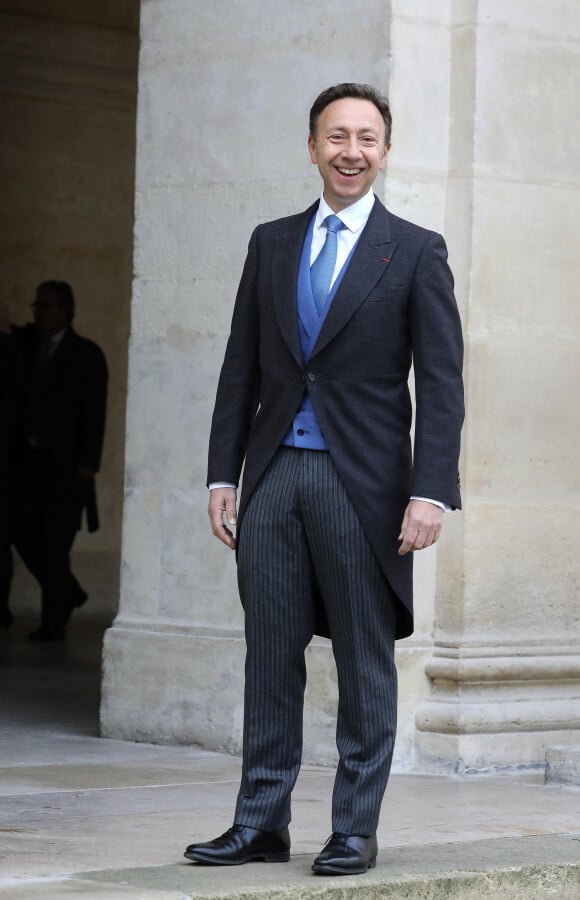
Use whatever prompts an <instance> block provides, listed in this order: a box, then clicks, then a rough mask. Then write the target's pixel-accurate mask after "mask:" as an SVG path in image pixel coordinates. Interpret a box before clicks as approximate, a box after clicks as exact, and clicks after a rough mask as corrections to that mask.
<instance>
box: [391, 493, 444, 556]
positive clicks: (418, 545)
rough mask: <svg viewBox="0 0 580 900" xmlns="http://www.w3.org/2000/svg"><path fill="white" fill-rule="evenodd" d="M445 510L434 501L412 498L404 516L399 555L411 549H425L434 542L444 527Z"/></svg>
mask: <svg viewBox="0 0 580 900" xmlns="http://www.w3.org/2000/svg"><path fill="white" fill-rule="evenodd" d="M443 516H444V512H443V510H442V509H441V507H439V506H435V504H434V503H428V502H426V501H425V500H410V501H409V504H408V506H407V509H406V510H405V515H404V516H403V524H402V525H401V533H400V535H399V540H400V541H401V546H400V547H399V556H404V555H405V553H409V552H410V551H411V550H424V549H425V547H430V546H431V544H434V543H435V541H436V540H437V538H438V537H439V535H440V534H441V529H442V527H443Z"/></svg>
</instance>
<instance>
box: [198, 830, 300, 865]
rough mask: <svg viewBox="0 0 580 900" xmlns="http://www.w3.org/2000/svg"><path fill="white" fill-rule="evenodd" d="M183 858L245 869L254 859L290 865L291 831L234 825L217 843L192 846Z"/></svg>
mask: <svg viewBox="0 0 580 900" xmlns="http://www.w3.org/2000/svg"><path fill="white" fill-rule="evenodd" d="M183 855H184V856H185V857H186V858H187V859H193V860H194V861H195V862H199V863H205V864H206V865H210V866H241V865H242V863H247V862H252V860H258V861H261V862H288V860H289V859H290V834H289V832H288V829H287V828H283V829H282V831H258V830H257V829H256V828H248V827H247V826H246V825H233V826H232V828H228V830H227V831H226V832H225V833H224V834H222V835H220V837H218V838H216V839H215V841H208V842H207V843H205V844H190V845H189V847H188V848H187V850H186V851H185V853H184V854H183Z"/></svg>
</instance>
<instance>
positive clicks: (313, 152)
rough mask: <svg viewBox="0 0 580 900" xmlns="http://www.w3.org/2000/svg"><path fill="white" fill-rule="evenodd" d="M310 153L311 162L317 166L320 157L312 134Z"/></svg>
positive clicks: (309, 136) (309, 141)
mask: <svg viewBox="0 0 580 900" xmlns="http://www.w3.org/2000/svg"><path fill="white" fill-rule="evenodd" d="M308 152H309V153H310V162H312V163H313V164H314V165H316V163H317V162H318V155H317V153H316V144H315V142H314V138H313V137H312V135H311V134H309V135H308Z"/></svg>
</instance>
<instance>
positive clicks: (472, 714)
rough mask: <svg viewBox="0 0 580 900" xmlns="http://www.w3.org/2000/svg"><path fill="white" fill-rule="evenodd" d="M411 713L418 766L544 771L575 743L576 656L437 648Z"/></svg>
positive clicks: (579, 696)
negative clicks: (559, 748)
mask: <svg viewBox="0 0 580 900" xmlns="http://www.w3.org/2000/svg"><path fill="white" fill-rule="evenodd" d="M426 672H427V675H428V676H429V678H430V679H431V680H432V683H433V693H432V696H431V697H430V698H429V699H427V700H425V701H424V702H422V703H421V704H420V705H419V707H418V709H417V712H416V716H415V724H416V728H417V739H416V747H417V756H416V759H417V765H418V767H419V768H422V769H426V770H429V771H444V772H460V773H469V772H473V773H476V772H487V771H501V770H507V771H514V770H517V769H522V768H525V769H530V768H541V769H543V768H544V767H545V764H546V762H545V760H546V751H547V749H548V748H549V747H551V746H553V745H554V744H560V745H564V746H565V745H570V744H577V743H578V739H579V737H580V653H579V648H577V647H572V646H570V645H568V646H566V647H564V646H552V647H548V646H546V645H545V646H543V647H542V648H541V649H540V648H539V647H533V648H524V647H515V646H511V647H507V646H506V647H502V648H497V647H495V648H493V650H492V648H489V647H483V646H479V647H462V648H460V649H459V648H457V647H450V646H447V647H438V648H437V650H436V652H435V655H434V656H433V657H432V658H431V660H429V662H428V664H427V667H426Z"/></svg>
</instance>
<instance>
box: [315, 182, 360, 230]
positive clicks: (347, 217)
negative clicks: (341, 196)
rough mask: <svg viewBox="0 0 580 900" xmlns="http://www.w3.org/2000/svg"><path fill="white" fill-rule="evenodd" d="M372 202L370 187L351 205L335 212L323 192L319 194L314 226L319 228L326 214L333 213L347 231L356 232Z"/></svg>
mask: <svg viewBox="0 0 580 900" xmlns="http://www.w3.org/2000/svg"><path fill="white" fill-rule="evenodd" d="M374 204H375V195H374V194H373V190H372V188H371V189H370V191H369V192H368V194H365V195H364V197H361V198H360V200H357V201H356V203H353V204H352V205H351V206H345V208H344V209H341V210H340V212H338V213H335V212H334V211H333V210H332V209H331V208H330V206H329V205H328V203H327V202H326V200H325V199H324V194H321V195H320V203H319V204H318V210H317V213H316V219H315V221H314V227H315V228H320V227H321V225H322V223H323V221H324V220H325V219H326V217H327V216H331V215H335V216H338V218H339V219H340V221H341V222H343V223H344V225H345V227H346V228H348V230H349V231H352V232H353V234H356V232H357V231H360V229H361V228H363V227H364V226H365V225H366V223H367V220H368V217H369V216H370V214H371V210H372V208H373V206H374Z"/></svg>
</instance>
